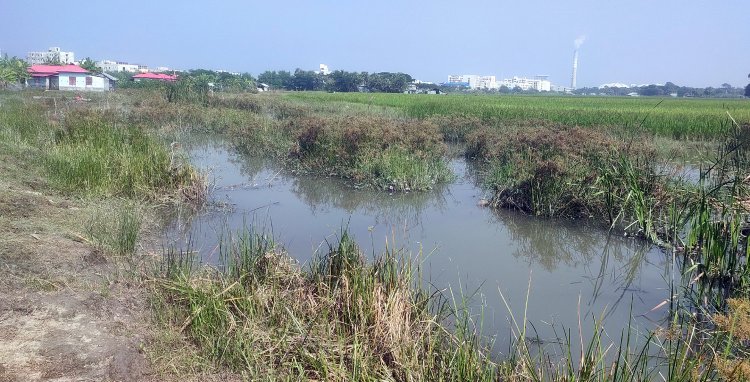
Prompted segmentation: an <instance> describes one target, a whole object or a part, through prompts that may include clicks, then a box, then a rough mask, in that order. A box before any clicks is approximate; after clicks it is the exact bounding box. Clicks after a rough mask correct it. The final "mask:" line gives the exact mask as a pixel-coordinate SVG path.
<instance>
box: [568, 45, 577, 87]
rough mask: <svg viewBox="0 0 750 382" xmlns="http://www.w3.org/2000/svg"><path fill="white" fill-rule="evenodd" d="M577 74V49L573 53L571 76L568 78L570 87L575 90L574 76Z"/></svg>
mask: <svg viewBox="0 0 750 382" xmlns="http://www.w3.org/2000/svg"><path fill="white" fill-rule="evenodd" d="M577 72H578V49H576V50H575V53H573V76H572V77H571V78H570V87H571V88H572V89H573V90H575V88H576V75H577Z"/></svg>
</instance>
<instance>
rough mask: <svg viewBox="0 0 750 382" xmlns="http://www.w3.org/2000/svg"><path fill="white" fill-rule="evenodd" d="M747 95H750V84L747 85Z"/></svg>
mask: <svg viewBox="0 0 750 382" xmlns="http://www.w3.org/2000/svg"><path fill="white" fill-rule="evenodd" d="M745 97H750V84H747V86H745Z"/></svg>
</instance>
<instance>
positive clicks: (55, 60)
mask: <svg viewBox="0 0 750 382" xmlns="http://www.w3.org/2000/svg"><path fill="white" fill-rule="evenodd" d="M42 63H43V64H44V65H62V62H61V61H60V54H59V53H55V54H53V55H48V56H47V57H46V58H45V59H44V61H42Z"/></svg>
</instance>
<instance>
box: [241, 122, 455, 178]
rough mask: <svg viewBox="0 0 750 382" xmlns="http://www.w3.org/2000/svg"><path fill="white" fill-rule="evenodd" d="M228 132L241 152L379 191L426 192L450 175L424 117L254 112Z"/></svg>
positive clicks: (435, 135)
mask: <svg viewBox="0 0 750 382" xmlns="http://www.w3.org/2000/svg"><path fill="white" fill-rule="evenodd" d="M269 112H272V111H269ZM230 135H231V136H232V137H234V140H235V142H236V144H237V146H238V148H239V149H240V150H242V151H244V152H248V153H261V154H270V155H272V156H275V157H277V158H280V159H281V160H283V161H284V162H285V163H286V164H287V165H289V167H290V168H292V169H293V170H294V171H298V172H304V173H314V174H322V175H325V176H339V177H342V178H346V179H351V180H353V181H355V182H357V183H370V184H372V185H374V186H376V187H378V188H381V189H388V190H394V191H409V190H425V189H430V188H432V187H434V186H435V185H436V184H438V183H442V182H445V181H447V180H449V179H450V178H451V172H450V169H449V168H448V166H447V164H446V162H445V160H444V153H445V145H444V143H443V142H442V139H441V133H440V131H439V129H438V127H437V126H435V125H434V124H432V123H429V122H426V121H416V120H394V119H389V118H382V117H376V116H353V117H344V116H328V115H315V114H311V115H304V116H289V115H285V116H284V117H283V118H282V119H276V118H273V119H272V118H268V117H266V116H264V115H253V116H249V117H248V118H247V119H246V120H245V121H244V123H243V124H240V125H237V126H235V127H233V128H232V129H231V130H230Z"/></svg>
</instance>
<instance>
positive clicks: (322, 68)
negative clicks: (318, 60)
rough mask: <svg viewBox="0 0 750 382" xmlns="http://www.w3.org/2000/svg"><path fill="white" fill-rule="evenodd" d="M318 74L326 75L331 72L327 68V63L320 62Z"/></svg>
mask: <svg viewBox="0 0 750 382" xmlns="http://www.w3.org/2000/svg"><path fill="white" fill-rule="evenodd" d="M318 74H322V75H324V76H327V75H329V74H331V70H330V69H328V65H326V64H320V70H319V71H318Z"/></svg>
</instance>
